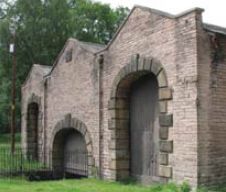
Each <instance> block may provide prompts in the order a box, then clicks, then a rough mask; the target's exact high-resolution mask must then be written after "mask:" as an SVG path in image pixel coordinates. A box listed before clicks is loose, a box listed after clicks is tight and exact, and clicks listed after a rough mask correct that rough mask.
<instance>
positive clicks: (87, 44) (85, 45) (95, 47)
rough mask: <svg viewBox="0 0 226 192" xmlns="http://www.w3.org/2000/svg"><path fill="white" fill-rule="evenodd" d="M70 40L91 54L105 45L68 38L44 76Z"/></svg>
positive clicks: (54, 64) (55, 63)
mask: <svg viewBox="0 0 226 192" xmlns="http://www.w3.org/2000/svg"><path fill="white" fill-rule="evenodd" d="M70 41H72V42H75V43H77V44H78V45H79V46H80V47H81V48H82V49H84V50H85V51H87V52H89V53H91V54H96V53H97V52H99V51H101V50H103V49H104V48H105V45H101V44H97V43H90V42H84V41H79V40H77V39H75V38H69V39H68V40H67V42H66V43H65V45H64V47H63V49H62V50H61V52H60V53H59V54H58V56H57V58H56V60H55V61H54V63H53V67H52V69H51V70H50V71H49V73H48V74H46V75H45V76H49V75H50V74H51V73H52V71H53V70H54V68H55V67H56V65H57V63H58V61H59V59H60V58H61V56H62V55H63V53H64V51H65V49H66V47H67V45H68V43H69V42H70Z"/></svg>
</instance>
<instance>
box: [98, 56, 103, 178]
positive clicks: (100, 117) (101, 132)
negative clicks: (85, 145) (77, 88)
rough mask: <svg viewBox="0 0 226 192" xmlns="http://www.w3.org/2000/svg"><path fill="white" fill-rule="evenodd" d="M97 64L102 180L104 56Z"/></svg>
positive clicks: (100, 57)
mask: <svg viewBox="0 0 226 192" xmlns="http://www.w3.org/2000/svg"><path fill="white" fill-rule="evenodd" d="M98 64H99V80H98V81H99V177H100V179H102V178H103V173H102V171H103V167H102V166H103V160H102V155H103V137H104V136H103V64H104V55H103V54H101V55H100V56H99V58H98Z"/></svg>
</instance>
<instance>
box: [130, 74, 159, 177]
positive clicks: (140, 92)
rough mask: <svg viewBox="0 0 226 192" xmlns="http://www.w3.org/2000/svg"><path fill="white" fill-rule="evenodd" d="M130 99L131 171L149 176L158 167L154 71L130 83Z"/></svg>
mask: <svg viewBox="0 0 226 192" xmlns="http://www.w3.org/2000/svg"><path fill="white" fill-rule="evenodd" d="M129 95H130V98H129V99H130V101H129V108H130V109H129V113H130V115H129V116H130V118H129V123H130V126H129V132H130V143H129V146H130V154H131V155H130V162H131V163H130V175H131V176H132V177H135V178H136V179H138V180H141V181H142V180H150V181H151V180H152V177H154V176H157V172H158V171H157V169H158V166H157V165H158V162H157V161H158V141H159V139H158V138H159V137H158V133H159V122H158V116H159V109H158V82H157V79H156V77H155V76H154V75H153V74H151V73H150V74H148V75H144V76H142V77H140V78H139V79H138V80H137V81H135V82H134V83H132V85H131V89H130V94H129Z"/></svg>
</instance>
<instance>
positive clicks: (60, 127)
mask: <svg viewBox="0 0 226 192" xmlns="http://www.w3.org/2000/svg"><path fill="white" fill-rule="evenodd" d="M69 129H70V130H74V131H76V132H78V133H80V134H81V135H82V137H83V138H84V140H85V145H86V150H87V153H88V154H87V155H88V157H87V158H88V159H87V166H88V176H91V175H92V174H93V173H92V171H93V169H94V166H95V163H94V158H93V146H92V140H91V136H90V133H89V132H88V129H87V127H86V125H85V124H84V123H83V122H82V121H80V120H79V119H77V118H72V117H71V114H67V115H66V116H65V118H64V119H63V120H61V121H59V122H58V123H57V124H56V126H55V127H54V130H53V132H52V134H51V138H50V148H49V155H50V161H51V162H50V163H51V165H52V166H54V165H53V163H54V162H53V161H54V158H55V157H54V155H55V152H56V151H55V150H56V149H54V142H55V138H56V136H57V134H58V133H59V132H64V131H67V130H69Z"/></svg>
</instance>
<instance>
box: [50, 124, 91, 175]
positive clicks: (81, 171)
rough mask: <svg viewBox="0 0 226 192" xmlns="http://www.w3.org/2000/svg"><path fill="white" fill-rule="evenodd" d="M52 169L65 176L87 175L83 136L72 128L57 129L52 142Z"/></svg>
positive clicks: (86, 157) (86, 158)
mask: <svg viewBox="0 0 226 192" xmlns="http://www.w3.org/2000/svg"><path fill="white" fill-rule="evenodd" d="M52 155H53V157H52V160H53V162H52V163H53V170H54V171H55V172H57V173H58V174H61V175H62V176H66V177H76V178H77V177H87V176H88V156H87V149H86V143H85V138H84V136H83V135H82V134H81V133H80V132H78V131H76V130H75V129H73V128H66V129H63V130H61V131H59V132H58V133H57V134H56V136H55V138H54V143H53V153H52Z"/></svg>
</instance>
